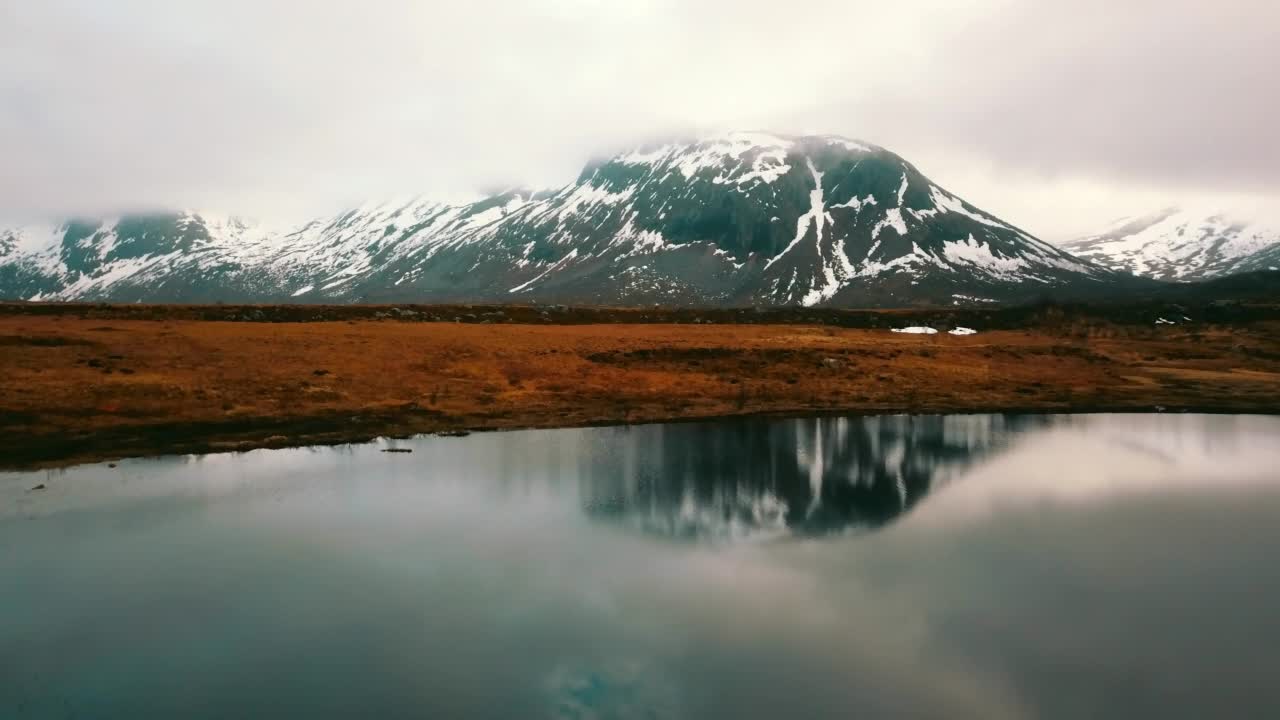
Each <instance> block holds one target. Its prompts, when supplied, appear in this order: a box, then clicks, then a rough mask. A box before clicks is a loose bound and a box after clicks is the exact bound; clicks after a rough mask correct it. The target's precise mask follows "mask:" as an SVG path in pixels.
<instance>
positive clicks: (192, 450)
mask: <svg viewBox="0 0 1280 720" xmlns="http://www.w3.org/2000/svg"><path fill="white" fill-rule="evenodd" d="M1109 414H1117V415H1126V414H1135V415H1146V414H1161V415H1253V416H1267V417H1274V416H1280V407H1275V406H1269V407H1264V408H1249V407H1229V406H1205V407H1165V406H1114V407H1106V406H1089V407H990V408H975V409H960V408H940V407H924V408H897V409H895V408H871V409H868V408H860V409H853V408H850V409H838V408H837V409H832V408H820V409H818V408H815V409H795V410H770V411H759V412H746V413H740V414H727V415H705V416H700V415H685V416H679V417H658V418H632V419H631V420H625V421H624V420H622V419H621V418H602V419H599V420H589V421H583V422H573V423H568V424H556V423H554V422H548V423H546V424H518V423H512V424H505V423H501V422H499V423H494V424H487V425H474V426H466V427H463V426H448V427H439V426H434V425H432V426H422V427H419V426H417V425H416V424H415V423H414V422H413V421H412V420H411V419H409V418H408V417H406V418H400V419H395V420H387V421H386V422H385V423H384V424H382V425H377V426H370V427H368V428H362V429H360V430H341V429H338V427H339V424H338V422H336V421H335V422H334V423H333V425H332V426H329V427H330V428H332V429H317V428H316V427H315V426H316V424H317V422H321V423H322V422H323V420H322V419H318V418H303V419H297V420H296V421H294V420H289V419H286V420H279V419H271V418H265V419H263V421H264V425H266V427H263V428H261V429H259V430H256V431H249V432H242V433H236V434H234V435H222V434H219V433H217V432H216V431H215V432H210V433H208V434H206V435H198V434H196V435H192V436H191V437H189V438H173V437H170V438H169V439H167V440H166V441H164V442H160V443H150V444H146V443H143V444H133V443H132V442H130V441H128V440H125V441H124V442H120V440H121V438H119V437H117V436H114V434H113V433H102V434H98V435H95V436H94V437H93V438H87V439H86V440H88V441H89V442H88V443H87V445H89V446H92V445H98V444H102V445H105V446H107V447H111V448H115V449H112V450H106V449H103V450H93V449H85V450H83V451H74V452H72V453H70V454H67V453H65V452H63V451H54V452H51V453H46V452H45V449H44V448H42V447H41V446H40V445H37V446H36V449H35V450H33V451H31V452H30V454H29V455H27V456H25V457H23V456H19V459H18V460H17V462H16V463H15V462H13V461H12V458H13V456H12V455H11V456H10V457H7V458H4V459H3V460H0V473H26V472H37V471H40V470H62V469H68V468H73V467H79V466H84V465H95V464H102V463H115V462H119V461H124V460H141V459H148V458H158V457H167V456H175V455H215V454H223V453H243V452H250V451H253V450H286V449H298V448H315V447H339V446H343V445H366V444H370V443H374V442H378V441H379V440H407V439H413V438H416V437H427V436H439V437H465V436H468V435H472V434H476V433H487V432H518V431H525V430H571V429H581V428H599V427H634V426H643V425H667V424H685V423H719V422H734V421H747V420H766V419H767V420H788V419H804V418H835V417H877V416H896V415H914V416H930V415H1109ZM379 427H380V428H382V429H377V428H379ZM406 428H410V429H407V430H406ZM180 430H189V428H188V427H187V426H168V425H158V426H149V427H146V428H137V429H134V431H133V432H130V433H129V435H130V436H132V437H134V438H140V439H141V438H147V437H148V436H152V435H156V434H166V435H168V434H171V433H174V432H176V431H180ZM268 432H270V434H267V433H268ZM59 444H61V443H60V442H59V443H51V445H52V446H54V447H56V446H57V445H59ZM62 447H64V448H65V445H63V446H62ZM10 450H11V449H10Z"/></svg>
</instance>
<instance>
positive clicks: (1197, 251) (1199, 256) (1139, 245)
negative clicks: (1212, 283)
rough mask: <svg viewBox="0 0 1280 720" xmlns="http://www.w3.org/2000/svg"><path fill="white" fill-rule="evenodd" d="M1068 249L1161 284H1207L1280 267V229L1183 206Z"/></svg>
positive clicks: (1121, 224)
mask: <svg viewBox="0 0 1280 720" xmlns="http://www.w3.org/2000/svg"><path fill="white" fill-rule="evenodd" d="M1063 247H1064V248H1065V249H1066V250H1068V251H1070V252H1071V253H1073V254H1075V255H1078V256H1079V257H1082V258H1086V259H1088V260H1092V261H1094V262H1097V263H1099V264H1101V265H1105V266H1107V267H1110V268H1112V269H1115V270H1121V271H1128V272H1131V273H1134V274H1135V275H1142V276H1146V277H1152V278H1156V279H1160V280H1204V279H1208V278H1215V277H1222V276H1225V275H1232V274H1236V273H1241V272H1250V271H1254V270H1267V269H1271V268H1274V267H1280V227H1271V226H1268V225H1265V224H1261V223H1250V222H1244V221H1241V220H1237V219H1233V218H1231V217H1229V216H1227V215H1225V214H1221V213H1200V212H1192V211H1187V210H1180V209H1178V208H1167V209H1165V210H1161V211H1160V212H1157V213H1153V214H1151V215H1146V216H1143V217H1136V218H1123V219H1121V220H1118V221H1116V222H1115V223H1113V224H1112V225H1111V226H1110V227H1108V228H1106V229H1105V230H1103V231H1102V232H1100V233H1097V234H1095V235H1090V236H1087V237H1083V238H1079V239H1077V240H1073V241H1071V242H1068V243H1065V244H1064V245H1063Z"/></svg>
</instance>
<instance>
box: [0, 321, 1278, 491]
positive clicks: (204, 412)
mask: <svg viewBox="0 0 1280 720" xmlns="http://www.w3.org/2000/svg"><path fill="white" fill-rule="evenodd" d="M543 314H544V315H545V313H543ZM228 317H231V318H238V317H239V316H235V315H229V316H228ZM326 317H327V316H321V319H320V320H318V321H308V322H300V321H282V322H255V321H244V320H243V319H235V320H231V321H229V320H201V319H192V312H191V311H190V310H189V309H187V310H175V311H173V312H165V311H156V310H154V309H153V310H152V311H150V312H148V313H147V314H146V316H145V319H139V318H138V311H137V310H136V309H133V310H131V309H126V308H121V309H119V310H118V311H103V312H88V311H86V312H70V311H68V312H47V313H45V312H41V313H33V312H32V311H30V310H29V309H25V310H21V311H18V310H13V309H12V308H10V310H9V311H5V310H3V309H0V467H5V468H20V467H38V466H51V465H66V464H71V463H76V462H87V461H95V460H103V459H109V458H115V457H124V456H133V455H150V454H158V453H173V452H184V453H185V452H208V451H220V450H243V449H249V448H256V447H282V446H293V445H306V444H322V443H339V442H354V441H364V440H368V439H372V438H374V437H378V436H385V435H396V436H401V435H407V434H412V433H423V432H456V431H463V430H481V429H497V428H520V427H554V426H575V425H591V424H612V423H637V422H652V421H665V420H685V419H693V418H710V417H719V416H727V415H738V414H779V415H798V414H815V413H849V414H871V413H895V412H918V413H933V412H987V411H1031V412H1039V411H1044V412H1057V411H1076V412H1082V411H1102V410H1135V411H1150V410H1152V409H1153V408H1157V407H1162V408H1164V409H1166V410H1169V411H1177V410H1197V411H1211V412H1266V413H1272V412H1277V411H1280V321H1277V320H1274V319H1262V320H1253V321H1250V322H1248V323H1243V324H1239V325H1235V326H1221V325H1213V324H1198V325H1192V324H1187V325H1178V326H1159V327H1154V326H1152V325H1150V324H1148V323H1143V324H1141V325H1139V324H1137V323H1130V324H1125V325H1119V324H1109V323H1106V322H1101V321H1096V320H1088V321H1081V322H1074V323H1057V324H1053V325H1051V326H1050V325H1045V326H1041V327H1037V328H1035V329H1018V328H1007V329H1000V330H993V331H986V332H980V333H979V334H977V335H972V336H949V335H941V334H940V335H936V336H918V335H902V334H894V333H890V332H889V331H888V330H887V329H884V328H868V327H838V326H833V325H832V324H822V325H819V324H760V323H756V324H740V323H733V324H728V323H726V324H703V323H701V322H699V323H696V324H695V323H692V322H645V321H644V320H645V318H644V317H636V318H632V319H631V320H632V321H629V322H626V323H616V322H601V323H587V324H560V323H554V322H552V323H547V322H539V323H536V324H535V323H533V322H522V321H520V319H519V317H518V316H517V317H515V318H514V319H513V318H511V317H507V318H506V319H505V321H504V322H502V323H492V324H488V323H483V322H482V321H475V320H474V318H473V317H472V316H470V315H468V318H470V320H468V321H467V322H440V321H436V322H429V321H414V322H407V321H403V319H395V318H394V317H382V318H379V317H376V316H373V315H369V314H365V315H363V316H359V317H351V318H349V319H325V318H326ZM908 319H909V318H906V317H905V316H900V317H899V316H895V318H894V320H895V321H897V322H898V323H899V324H901V323H902V322H905V321H907V320H908ZM873 324H874V323H873ZM890 324H892V323H890ZM837 325H838V323H837ZM885 327H888V325H887V324H886V325H885Z"/></svg>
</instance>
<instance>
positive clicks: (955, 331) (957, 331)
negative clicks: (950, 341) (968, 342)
mask: <svg viewBox="0 0 1280 720" xmlns="http://www.w3.org/2000/svg"><path fill="white" fill-rule="evenodd" d="M950 334H952V335H977V334H978V331H977V330H974V329H973V328H967V327H958V328H952V329H951V330H950Z"/></svg>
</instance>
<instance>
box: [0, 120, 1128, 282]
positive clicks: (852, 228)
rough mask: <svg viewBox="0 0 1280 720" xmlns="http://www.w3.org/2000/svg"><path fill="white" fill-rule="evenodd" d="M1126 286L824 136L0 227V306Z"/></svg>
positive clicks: (731, 138) (751, 136)
mask: <svg viewBox="0 0 1280 720" xmlns="http://www.w3.org/2000/svg"><path fill="white" fill-rule="evenodd" d="M1124 281H1125V277H1124V276H1123V275H1122V274H1119V273H1116V272H1114V271H1111V270H1108V269H1105V268H1103V267H1101V266H1099V265H1096V264H1094V263H1091V262H1089V261H1085V260H1080V259H1077V258H1075V257H1073V256H1072V255H1070V254H1069V253H1067V252H1065V251H1063V250H1062V249H1060V248H1058V247H1056V246H1053V245H1050V244H1048V243H1045V242H1043V241H1040V240H1038V239H1036V238H1035V237H1033V236H1032V235H1030V234H1029V233H1027V232H1025V231H1023V230H1021V229H1019V228H1017V227H1015V226H1013V225H1011V224H1009V223H1006V222H1004V221H1002V220H1000V219H998V218H996V217H995V216H994V215H991V214H989V213H986V212H984V211H982V210H980V209H978V208H977V207H975V206H973V205H971V204H969V203H967V202H965V201H964V200H962V199H960V198H959V197H958V196H956V195H954V194H952V193H950V192H948V191H947V190H944V189H943V188H941V187H940V186H938V185H937V184H935V183H933V182H932V181H931V180H929V179H928V178H927V177H926V176H924V175H923V174H922V173H921V172H920V171H919V170H918V169H916V168H915V166H914V165H912V164H911V163H909V162H908V161H906V160H905V159H903V158H901V157H899V156H898V155H895V154H894V153H892V152H890V151H888V150H886V149H884V148H882V147H879V146H876V145H873V144H870V143H865V142H862V141H857V140H851V139H848V138H842V137H838V136H830V135H821V136H786V135H775V134H770V133H760V132H749V133H727V134H723V135H719V136H713V137H710V138H703V139H699V140H682V141H670V142H666V143H652V144H648V145H644V146H641V147H638V148H635V149H633V150H630V151H626V152H623V153H618V154H615V155H613V156H610V157H607V158H602V159H598V160H596V161H592V162H591V163H588V164H587V165H586V167H584V168H583V170H582V172H581V173H580V174H579V176H578V177H577V178H576V179H575V180H574V181H572V182H570V183H568V184H566V185H564V186H562V187H560V188H557V189H553V190H544V191H531V190H524V189H513V190H507V191H503V192H499V193H496V194H494V195H491V196H489V197H485V198H483V199H481V200H478V201H476V202H471V203H460V204H451V203H441V202H434V201H431V200H429V199H426V198H422V197H413V198H407V199H406V198H401V199H397V200H392V201H387V202H381V203H379V202H374V203H367V204H365V205H363V206H360V207H358V208H354V209H351V210H348V211H345V212H343V213H340V214H338V215H335V216H333V217H329V218H321V219H316V220H311V221H309V222H306V223H303V224H302V225H299V226H298V227H295V228H288V229H276V228H270V227H267V226H262V225H255V224H253V223H250V222H247V221H244V220H239V219H237V218H235V217H233V216H225V215H217V214H205V213H193V212H184V213H156V214H151V215H145V216H126V217H123V218H119V219H114V220H110V221H78V222H69V223H65V224H62V225H61V226H58V227H56V228H51V227H48V226H46V227H43V228H40V227H37V228H23V229H17V230H9V231H0V296H5V297H16V298H22V299H53V300H69V299H89V300H98V299H101V300H116V301H156V302H162V301H179V302H182V301H213V300H226V301H292V302H361V301H375V300H405V299H413V300H421V301H428V302H433V301H439V302H457V301H504V302H526V301H528V302H543V301H547V302H553V301H554V302H573V303H581V304H601V305H619V304H650V303H659V304H671V305H697V304H702V305H769V306H773V305H805V306H814V305H834V306H853V305H862V306H885V305H910V304H919V303H942V304H952V303H956V302H969V301H973V302H979V301H1006V300H1009V301H1013V300H1028V299H1032V298H1035V297H1039V296H1042V295H1043V294H1045V293H1046V292H1052V291H1058V290H1074V291H1079V290H1082V289H1089V288H1097V287H1102V286H1104V285H1106V284H1107V283H1115V282H1124Z"/></svg>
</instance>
